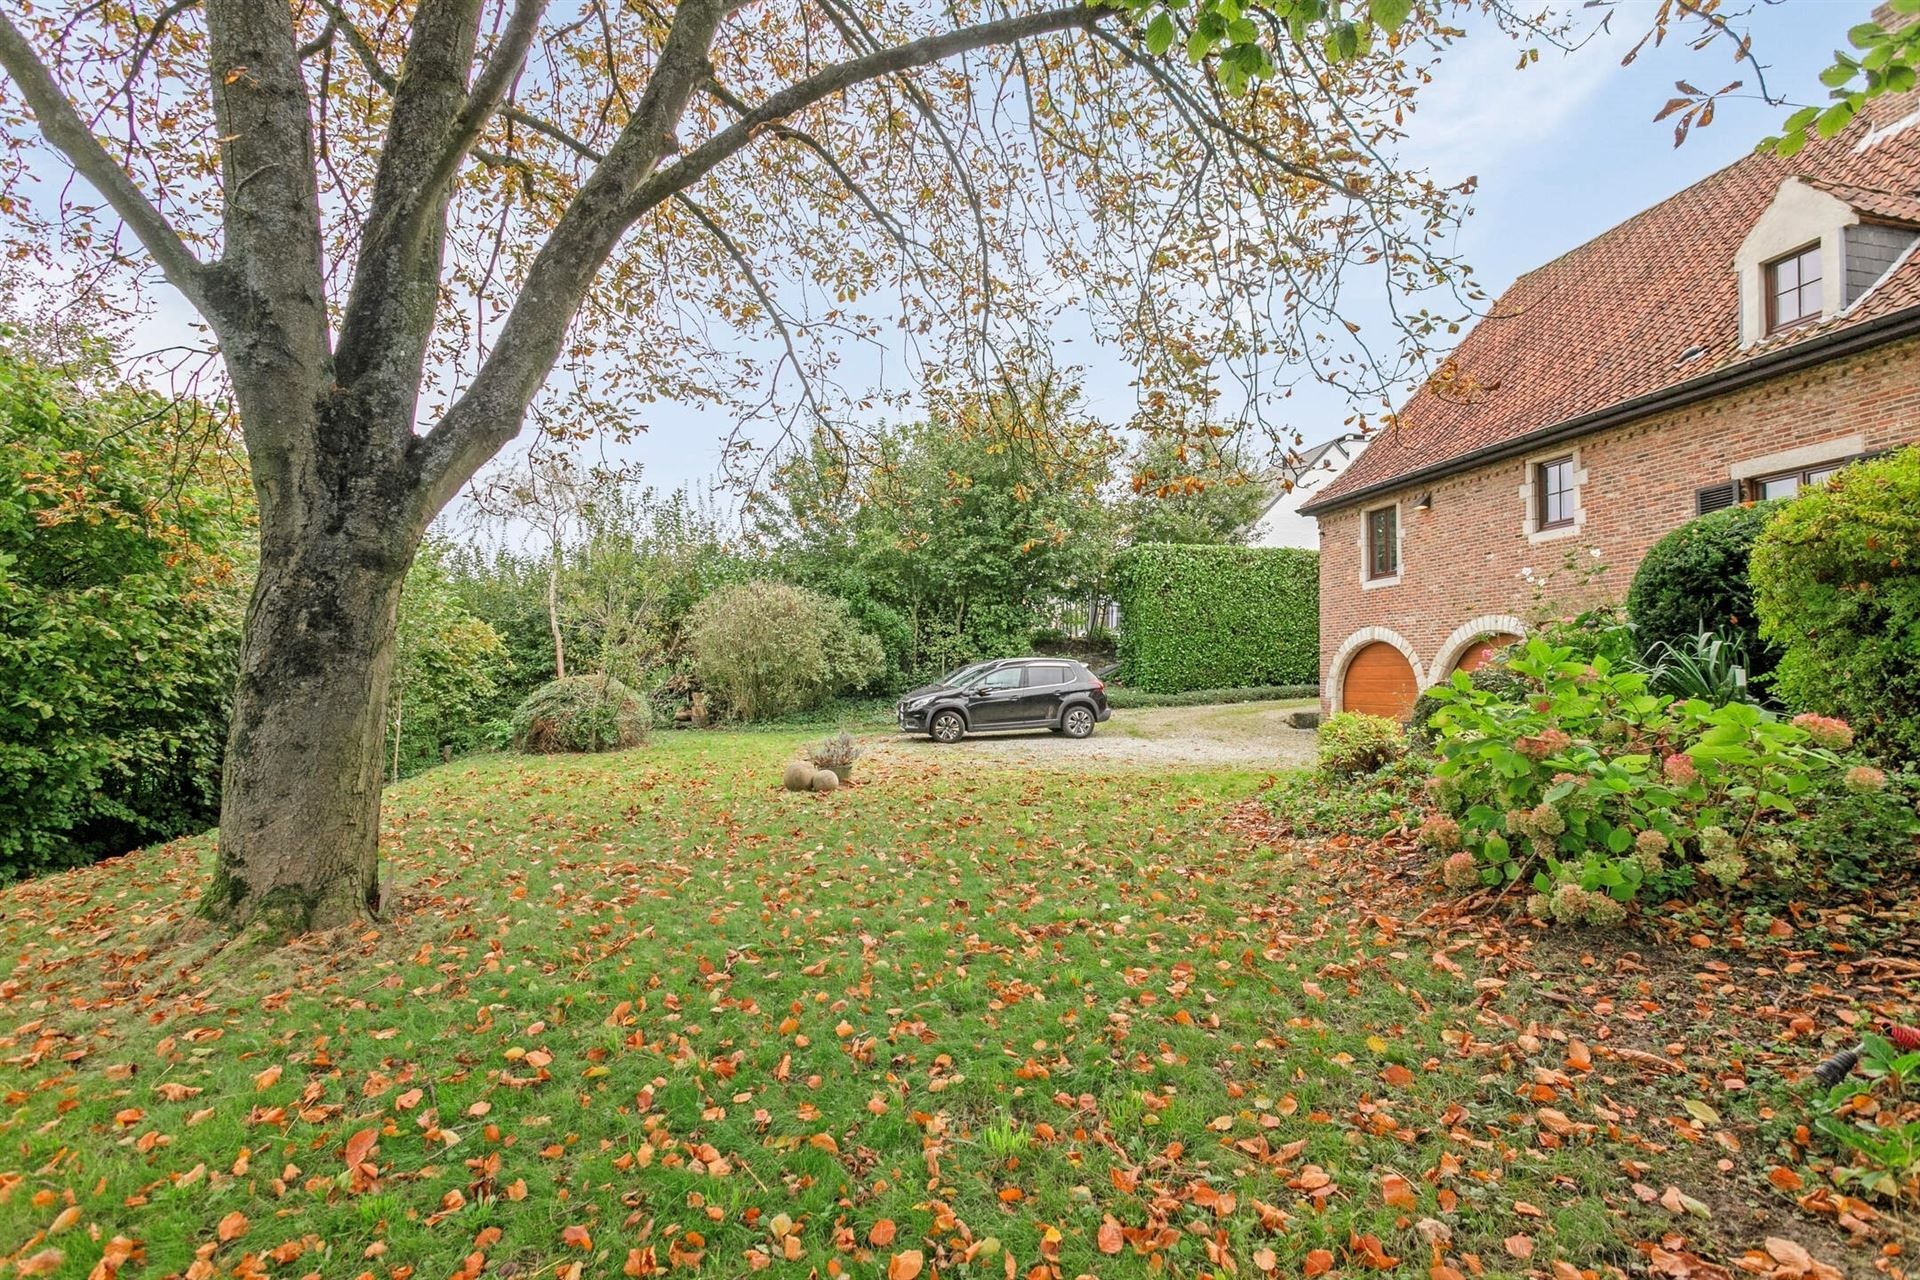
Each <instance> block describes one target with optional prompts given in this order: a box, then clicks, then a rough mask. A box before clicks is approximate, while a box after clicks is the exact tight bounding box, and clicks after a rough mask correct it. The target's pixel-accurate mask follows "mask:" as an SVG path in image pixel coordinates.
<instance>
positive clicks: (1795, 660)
mask: <svg viewBox="0 0 1920 1280" xmlns="http://www.w3.org/2000/svg"><path fill="white" fill-rule="evenodd" d="M1753 591H1754V607H1755V610H1756V611H1757V612H1758V614H1759V617H1760V633H1761V635H1762V636H1763V637H1765V638H1766V639H1767V640H1769V641H1771V642H1772V643H1773V644H1775V645H1777V646H1778V647H1779V649H1780V650H1781V655H1780V661H1779V664H1778V666H1777V667H1776V668H1775V670H1774V684H1773V689H1774V692H1775V693H1776V694H1777V695H1778V696H1779V697H1780V698H1781V699H1782V700H1783V701H1785V702H1786V703H1787V704H1788V705H1790V706H1794V707H1799V708H1803V709H1806V710H1811V711H1820V712H1830V713H1833V714H1836V715H1839V716H1842V717H1844V718H1845V719H1846V720H1847V721H1848V722H1849V723H1851V724H1852V725H1853V727H1854V729H1855V730H1856V731H1857V732H1858V733H1859V735H1860V743H1861V746H1862V747H1863V749H1864V750H1866V751H1867V752H1868V753H1869V754H1872V755H1876V756H1880V757H1882V758H1885V759H1889V760H1903V761H1920V661H1915V659H1914V655H1915V654H1920V448H1908V449H1903V450H1901V451H1900V452H1899V453H1897V454H1894V455H1892V456H1890V457H1885V458H1878V459H1875V460H1873V461H1870V462H1856V463H1854V464H1853V465H1852V466H1850V467H1847V468H1845V469H1844V470H1842V471H1841V472H1839V474H1837V475H1836V476H1834V478H1833V480H1832V481H1830V482H1829V483H1828V485H1827V486H1826V487H1825V488H1821V489H1815V490H1812V491H1810V492H1807V493H1804V494H1802V495H1800V496H1799V497H1798V498H1795V499H1794V500H1793V501H1792V502H1790V503H1788V504H1787V505H1786V506H1785V507H1784V508H1783V509H1782V510H1781V511H1780V513H1779V514H1778V515H1777V516H1776V517H1775V518H1774V520H1773V522H1772V523H1771V524H1769V525H1768V526H1767V528H1766V530H1765V532H1764V533H1762V534H1761V536H1760V539H1759V541H1758V542H1756V543H1755V544H1754V549H1753Z"/></svg>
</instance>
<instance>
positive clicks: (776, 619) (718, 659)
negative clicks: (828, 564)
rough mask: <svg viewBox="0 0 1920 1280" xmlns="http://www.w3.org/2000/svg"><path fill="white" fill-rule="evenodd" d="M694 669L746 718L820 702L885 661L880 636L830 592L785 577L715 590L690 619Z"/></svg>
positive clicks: (860, 681) (869, 676)
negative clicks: (857, 620) (855, 619)
mask: <svg viewBox="0 0 1920 1280" xmlns="http://www.w3.org/2000/svg"><path fill="white" fill-rule="evenodd" d="M687 643H688V649H689V652H690V654H691V657H692V659H693V669H694V673H695V674H696V675H697V676H698V677H699V678H700V681H701V683H702V684H703V685H704V686H705V688H706V690H707V692H708V693H709V694H712V695H714V696H716V697H717V699H718V700H719V701H720V703H721V704H722V705H723V706H724V707H726V709H728V710H729V711H731V712H732V713H733V714H734V715H736V716H738V717H739V718H740V719H742V720H762V719H767V718H770V717H773V716H781V715H785V714H787V713H788V712H792V711H802V710H805V709H807V708H809V707H816V706H819V705H820V704H821V703H822V702H824V701H826V700H827V699H828V698H829V697H831V696H833V695H834V694H836V693H844V692H847V691H848V690H850V689H857V688H860V687H862V686H864V685H866V684H869V683H871V682H872V681H873V680H874V678H875V677H877V676H878V675H879V674H880V672H881V670H882V669H883V668H884V666H885V655H884V654H882V653H881V651H880V642H879V641H877V640H875V639H874V638H873V637H872V636H870V635H868V634H867V633H866V632H864V631H861V630H860V629H859V627H857V626H856V625H855V624H854V622H853V619H852V618H851V617H849V616H848V614H847V609H846V606H845V605H843V604H841V603H840V602H839V601H838V600H835V599H833V598H831V597H829V596H823V595H820V594H818V593H817V592H813V591H808V590H806V589H805V588H803V587H792V586H788V585H786V584H785V583H779V582H750V583H746V584H744V585H742V586H737V587H729V588H727V589H726V590H724V591H720V592H716V593H715V594H714V595H712V596H709V597H708V598H707V599H705V600H703V601H701V602H700V603H699V604H698V605H697V606H695V608H694V610H693V613H692V615H691V616H690V617H689V618H688V620H687Z"/></svg>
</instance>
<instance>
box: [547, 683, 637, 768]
mask: <svg viewBox="0 0 1920 1280" xmlns="http://www.w3.org/2000/svg"><path fill="white" fill-rule="evenodd" d="M652 724H653V709H652V707H651V706H650V705H649V704H648V702H647V700H646V699H645V698H643V697H641V696H640V695H639V694H637V693H635V692H634V691H633V690H632V689H629V688H628V687H627V686H626V685H624V684H622V683H620V681H618V680H615V679H614V678H613V677H611V676H604V675H593V676H568V677H567V678H566V679H564V680H552V681H549V682H548V683H546V684H543V685H541V686H540V687H539V688H538V689H535V690H534V691H533V692H532V693H530V694H528V695H527V697H526V700H525V701H523V702H522V703H521V704H520V705H519V707H517V708H516V709H515V710H514V713H513V746H514V750H516V751H524V752H527V753H529V754H532V755H559V754H564V753H569V752H595V751H618V750H620V749H622V748H624V747H633V746H638V745H640V744H641V743H643V742H645V741H646V740H647V733H648V731H649V730H650V729H651V728H652Z"/></svg>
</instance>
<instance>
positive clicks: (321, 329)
mask: <svg viewBox="0 0 1920 1280" xmlns="http://www.w3.org/2000/svg"><path fill="white" fill-rule="evenodd" d="M206 10H207V48H208V63H209V68H208V69H209V71H210V73H211V79H212V83H213V110H214V122H215V124H216V125H217V127H218V128H219V130H220V189H221V193H222V196H223V206H224V207H223V211H222V214H223V216H222V235H223V239H224V245H223V252H222V255H221V260H220V264H219V266H218V267H217V268H214V273H215V277H216V284H217V286H218V288H217V293H218V295H219V296H218V298H217V299H216V301H215V303H214V306H213V308H212V310H211V311H209V312H208V313H207V315H208V319H210V320H212V321H213V322H214V327H215V330H216V332H218V333H219V335H220V339H221V344H222V350H223V352H224V354H225V357H226V362H227V367H228V369H229V371H230V372H231V373H232V375H233V380H234V390H235V392H236V393H237V395H238V397H239V399H240V408H241V421H242V422H243V423H245V424H247V430H248V438H247V444H248V450H249V452H250V454H251V455H252V457H253V459H254V467H255V480H256V483H257V484H260V485H263V486H272V485H274V484H276V483H278V482H279V480H280V478H281V477H280V476H278V475H277V474H276V473H277V471H278V469H279V465H280V463H281V462H283V461H284V460H285V458H284V455H285V451H286V450H287V449H288V448H289V447H291V440H292V433H297V431H298V424H299V423H300V422H301V421H303V420H304V419H305V417H306V415H307V414H308V413H309V412H310V411H311V407H312V405H313V404H314V403H315V400H316V399H317V397H318V396H319V395H320V393H321V391H322V389H323V388H324V387H325V385H326V383H327V381H328V379H329V374H330V368H331V365H332V352H331V349H330V343H329V335H328V330H327V308H326V274H325V270H324V267H323V256H324V255H323V251H322V247H321V227H320V196H319V188H318V179H317V177H316V175H315V171H314V156H313V121H312V115H311V111H310V108H309V104H308V100H307V84H306V77H305V74H304V73H303V71H302V69H301V66H300V60H299V48H298V39H297V36H296V33H295V31H294V25H293V10H292V8H291V7H289V6H287V5H282V4H260V3H258V2H257V0H208V2H207V6H206ZM296 406H298V407H297V409H296ZM309 447H311V446H309ZM263 471H264V473H265V474H263Z"/></svg>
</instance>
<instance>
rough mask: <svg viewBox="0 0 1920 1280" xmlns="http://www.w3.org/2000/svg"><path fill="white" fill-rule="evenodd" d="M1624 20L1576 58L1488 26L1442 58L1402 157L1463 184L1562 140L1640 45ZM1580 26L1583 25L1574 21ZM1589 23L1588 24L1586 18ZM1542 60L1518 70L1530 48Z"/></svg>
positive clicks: (1480, 24) (1438, 176)
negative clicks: (1624, 60)
mask: <svg viewBox="0 0 1920 1280" xmlns="http://www.w3.org/2000/svg"><path fill="white" fill-rule="evenodd" d="M1626 16H1627V15H1624V14H1616V15H1615V18H1616V20H1615V22H1614V23H1613V29H1612V30H1611V31H1594V32H1593V33H1592V36H1591V38H1590V39H1588V40H1587V42H1586V43H1585V44H1583V45H1582V46H1581V47H1580V48H1578V49H1576V50H1574V51H1573V52H1571V53H1561V52H1559V51H1557V50H1555V49H1553V48H1551V47H1549V46H1547V45H1545V44H1544V43H1542V42H1539V41H1535V40H1515V39H1512V38H1509V37H1508V36H1507V35H1505V34H1504V33H1502V32H1501V31H1499V30H1498V29H1497V28H1495V27H1494V26H1493V25H1492V24H1491V23H1489V22H1484V21H1483V22H1478V23H1475V24H1474V25H1473V26H1472V28H1470V29H1469V33H1468V35H1467V37H1466V38H1465V39H1463V40H1460V41H1458V42H1456V43H1455V44H1454V45H1453V46H1452V47H1451V48H1450V49H1448V50H1447V51H1446V52H1445V53H1443V54H1442V55H1441V59H1440V63H1439V65H1438V66H1437V67H1436V68H1435V70H1434V73H1433V83H1432V84H1431V85H1429V86H1428V87H1427V88H1426V89H1424V90H1422V92H1421V94H1420V96H1419V99H1418V109H1417V111H1416V112H1415V113H1414V115H1413V117H1412V119H1411V120H1410V121H1409V122H1408V128H1407V134H1408V137H1407V141H1406V142H1405V143H1404V144H1403V145H1402V147H1401V154H1402V155H1403V156H1405V157H1407V158H1409V159H1411V160H1414V161H1415V162H1416V163H1418V164H1420V165H1421V166H1423V167H1424V168H1426V169H1427V170H1428V171H1429V172H1430V173H1431V174H1432V175H1433V177H1434V178H1435V179H1437V180H1440V181H1443V182H1449V183H1451V182H1459V181H1461V180H1463V179H1465V178H1467V177H1469V176H1477V177H1479V178H1480V179H1481V180H1482V182H1485V181H1486V180H1487V178H1488V177H1489V175H1491V174H1493V173H1496V172H1498V171H1499V170H1500V169H1501V168H1502V167H1504V166H1505V165H1507V164H1509V163H1511V162H1513V161H1514V160H1515V159H1517V158H1522V157H1524V156H1525V155H1526V154H1527V153H1529V152H1531V151H1533V150H1535V149H1537V148H1539V147H1541V146H1543V145H1548V144H1551V143H1553V142H1554V141H1555V140H1556V138H1558V137H1561V136H1563V135H1564V133H1565V131H1566V130H1567V127H1568V125H1569V122H1570V121H1571V120H1572V119H1573V118H1574V117H1575V116H1576V115H1577V114H1578V113H1579V112H1580V111H1581V110H1583V109H1584V108H1586V107H1587V106H1588V105H1589V104H1590V103H1591V102H1592V101H1593V99H1594V98H1595V97H1596V96H1597V95H1598V94H1599V93H1600V92H1601V90H1602V89H1604V88H1605V86H1606V85H1607V83H1608V81H1609V80H1611V79H1612V78H1613V77H1614V76H1616V75H1618V74H1619V73H1620V71H1621V67H1620V59H1621V58H1622V57H1623V56H1625V54H1626V51H1627V50H1628V49H1630V48H1632V47H1633V42H1634V41H1635V40H1636V39H1638V38H1639V34H1640V33H1638V32H1636V31H1633V30H1630V29H1629V28H1630V27H1631V26H1632V24H1631V23H1629V22H1625V21H1622V20H1621V19H1623V18H1624V17H1626ZM1575 21H1576V22H1578V21H1580V15H1578V14H1576V16H1575ZM1589 21H1590V19H1589ZM1530 46H1532V47H1538V48H1539V49H1540V61H1539V62H1537V63H1535V64H1533V65H1531V66H1528V67H1527V68H1525V69H1524V70H1522V69H1520V68H1519V67H1518V65H1517V64H1518V63H1519V60H1520V53H1521V51H1522V50H1523V49H1525V48H1527V47H1530Z"/></svg>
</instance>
